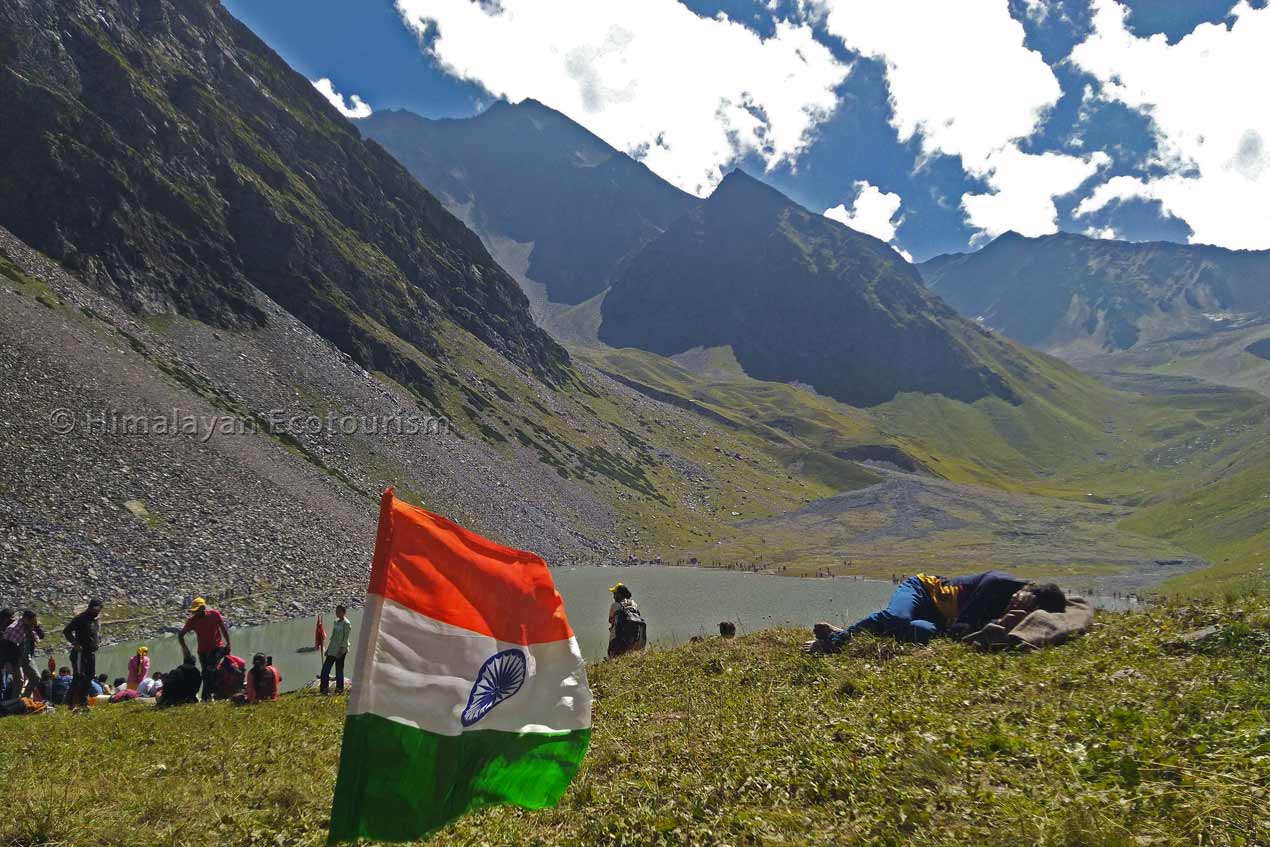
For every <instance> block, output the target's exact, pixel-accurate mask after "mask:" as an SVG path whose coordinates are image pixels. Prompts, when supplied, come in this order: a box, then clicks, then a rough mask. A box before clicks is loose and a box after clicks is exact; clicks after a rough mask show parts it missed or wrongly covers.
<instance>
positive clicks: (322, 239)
mask: <svg viewBox="0 0 1270 847" xmlns="http://www.w3.org/2000/svg"><path fill="white" fill-rule="evenodd" d="M0 67H2V68H3V72H2V73H0V99H2V100H3V102H4V103H5V116H6V120H5V121H4V122H3V125H2V126H0V225H4V226H7V227H8V228H9V229H11V230H12V231H13V232H14V233H15V234H16V235H17V236H18V237H20V238H22V239H23V240H24V241H26V242H27V243H28V244H30V245H32V246H33V247H35V248H36V249H38V250H41V251H42V252H44V253H46V254H47V255H49V256H51V257H52V258H54V259H56V260H58V261H60V262H63V263H64V264H66V265H67V266H68V267H69V268H71V269H73V270H75V271H78V272H79V273H81V274H82V275H83V276H84V277H85V278H86V279H88V280H89V281H90V282H92V283H93V284H95V285H97V286H98V287H99V288H101V289H102V290H103V291H107V292H109V293H112V294H114V295H115V296H118V297H119V298H121V299H122V300H124V301H125V302H127V303H128V304H130V305H131V306H132V307H133V308H135V309H137V310H139V311H142V312H145V313H151V314H153V313H163V312H179V313H181V314H185V315H190V316H193V317H196V318H199V319H201V320H205V321H209V322H212V323H215V324H219V325H222V326H250V325H258V324H259V323H260V322H261V321H262V320H264V315H263V314H262V313H261V312H260V311H259V310H258V309H257V308H256V307H255V306H254V305H253V304H252V302H251V299H252V298H251V296H250V293H249V289H250V288H252V287H254V288H256V289H259V290H260V291H262V292H264V293H265V294H266V295H268V296H269V297H270V298H272V299H273V300H275V301H276V302H278V303H279V304H281V305H282V306H283V307H284V308H286V309H287V310H288V311H290V312H291V313H292V314H294V315H296V316H297V317H299V318H300V319H301V320H303V321H304V322H305V323H306V324H307V325H308V326H309V327H311V328H313V329H314V330H316V331H317V332H319V333H320V334H321V335H323V336H325V337H326V338H329V339H330V340H332V341H333V342H334V343H335V344H336V345H337V346H339V348H340V349H341V350H343V351H344V352H346V353H348V354H349V355H351V356H353V357H354V359H356V360H357V361H358V362H359V363H360V364H361V365H363V366H364V367H366V368H367V369H368V370H379V371H383V372H385V373H389V374H391V375H393V376H394V377H395V378H397V379H398V380H400V381H401V382H403V383H407V384H413V385H415V387H417V388H418V389H419V390H421V391H424V392H426V391H427V390H428V385H427V381H426V379H425V377H424V376H423V374H421V373H420V372H419V370H418V369H417V368H415V367H413V366H412V365H411V363H410V362H409V360H408V359H407V358H404V357H402V356H401V355H400V353H399V351H398V350H396V349H395V348H394V346H393V345H392V344H391V343H388V342H386V341H385V335H391V336H395V337H397V338H399V339H401V340H403V341H405V342H408V343H409V344H410V345H413V346H414V347H417V348H419V349H421V350H424V351H426V352H428V353H430V354H432V355H440V354H441V353H442V349H441V347H440V345H439V343H438V340H437V337H436V333H435V330H436V328H437V326H438V324H439V322H441V321H442V320H449V321H453V322H454V323H455V324H457V325H459V326H461V327H463V328H464V329H466V330H468V331H470V332H471V333H472V334H473V335H475V336H476V337H477V338H479V339H481V340H482V341H483V342H484V343H486V344H488V345H489V346H490V347H492V348H494V349H495V350H497V351H499V352H500V353H502V354H503V355H505V356H507V357H508V358H510V359H512V360H514V361H516V362H518V363H519V364H521V365H522V366H523V367H525V368H527V369H529V370H531V371H533V372H535V373H537V374H539V375H541V376H545V377H550V378H554V377H556V376H558V375H559V374H560V373H561V371H562V368H563V367H564V365H565V364H566V362H567V356H566V354H565V353H564V351H563V350H562V349H561V348H560V347H559V346H557V345H556V344H555V343H553V342H552V341H551V339H550V338H549V337H547V336H546V335H545V334H544V333H543V332H542V331H540V330H539V329H538V328H537V327H536V326H535V325H534V323H533V321H532V319H531V318H530V316H529V312H528V308H527V301H526V299H525V297H524V295H523V294H522V293H521V292H520V290H519V288H518V287H517V285H516V283H515V282H514V281H513V280H512V279H511V278H510V277H509V276H508V275H507V274H506V273H505V272H503V271H502V270H501V269H500V268H499V267H498V265H496V264H495V263H494V262H493V260H492V259H491V258H490V256H489V254H488V252H487V251H486V250H485V248H484V247H483V246H482V245H481V242H480V241H479V239H478V238H477V237H476V236H475V235H473V234H472V233H471V232H470V231H469V230H468V229H467V228H466V227H465V226H464V225H463V224H462V223H461V222H460V221H459V220H458V219H456V218H455V217H454V216H452V215H451V214H449V213H448V212H446V211H445V209H443V208H442V206H441V204H440V203H439V202H438V201H437V200H436V199H435V198H434V197H432V196H431V195H430V194H428V193H427V192H426V191H424V190H423V189H422V188H421V187H420V186H419V185H418V183H416V182H415V181H414V180H413V179H412V178H411V177H410V176H409V174H407V173H406V171H405V169H404V168H402V167H401V166H400V165H399V164H398V163H397V162H396V161H395V160H393V159H392V158H391V157H390V156H388V155H387V154H385V153H384V152H383V150H382V149H380V148H378V147H377V146H376V145H373V144H368V143H366V142H364V141H363V140H362V139H361V138H360V136H359V135H358V133H357V131H356V130H355V129H353V128H352V126H350V125H349V123H348V122H347V121H346V120H344V119H343V118H342V117H341V116H340V115H338V114H337V113H336V112H335V110H334V109H332V108H331V106H330V105H329V104H328V103H327V102H326V101H325V100H324V99H323V97H322V96H321V95H320V94H318V93H317V92H316V91H314V90H313V87H312V86H311V85H310V84H309V82H308V81H307V80H306V79H305V78H304V77H302V76H301V75H299V74H297V73H296V72H294V71H293V70H291V69H290V68H289V67H288V66H287V65H286V64H285V63H284V62H283V61H282V60H281V59H280V58H279V57H278V56H277V55H276V54H275V53H274V52H273V51H272V50H270V49H269V48H268V47H267V46H266V45H265V44H264V43H262V42H261V41H260V40H259V39H258V38H257V37H256V36H255V35H253V34H252V33H251V32H250V31H249V30H248V29H247V28H246V27H244V26H242V25H241V24H240V23H239V22H238V21H236V20H235V19H234V18H232V17H231V16H230V15H229V14H228V13H226V12H225V10H224V9H223V8H222V7H221V6H220V5H219V4H217V3H209V2H199V0H180V2H170V0H147V2H141V3H126V4H116V3H108V4H104V5H103V4H98V3H95V2H88V0H67V2H62V0H58V2H50V1H49V0H14V2H9V3H5V4H4V6H3V7H2V8H0Z"/></svg>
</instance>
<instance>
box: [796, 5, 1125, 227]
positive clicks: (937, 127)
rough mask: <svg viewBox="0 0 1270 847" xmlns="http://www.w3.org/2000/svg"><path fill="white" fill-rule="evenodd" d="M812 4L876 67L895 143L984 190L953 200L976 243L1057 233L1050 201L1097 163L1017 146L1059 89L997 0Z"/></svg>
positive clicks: (1055, 212) (1095, 159) (1099, 160)
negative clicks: (953, 161)
mask: <svg viewBox="0 0 1270 847" xmlns="http://www.w3.org/2000/svg"><path fill="white" fill-rule="evenodd" d="M820 3H821V6H822V8H823V9H824V11H825V13H826V14H825V26H826V28H827V30H828V31H829V32H830V33H831V34H833V35H834V36H836V37H838V38H840V39H842V41H843V43H844V44H845V45H846V46H847V47H849V48H850V49H852V50H854V51H856V52H858V53H861V54H862V55H865V56H869V57H872V58H876V59H879V60H881V61H882V62H883V64H884V65H885V67H886V76H887V82H888V85H889V87H890V93H891V106H892V109H893V111H894V116H893V118H892V124H893V125H894V127H895V130H896V134H897V135H898V136H899V139H900V141H905V142H906V141H909V140H910V139H913V138H917V139H918V141H919V144H920V147H921V151H922V154H923V155H924V156H927V157H933V156H937V155H943V156H957V157H960V158H961V163H962V167H963V168H964V169H965V171H966V172H967V173H968V174H970V175H971V176H973V177H975V178H977V179H981V180H984V181H985V182H987V184H988V186H989V187H990V188H991V189H992V193H991V194H967V195H966V196H964V197H963V198H962V209H963V210H964V211H965V213H966V217H967V221H968V223H969V224H970V225H971V226H973V227H974V228H976V229H978V230H980V232H981V237H982V236H988V235H995V234H997V233H1000V232H1004V231H1005V230H1008V229H1013V230H1016V231H1018V232H1020V233H1022V234H1024V235H1046V234H1048V233H1051V232H1055V231H1057V229H1058V224H1057V218H1058V210H1057V209H1056V207H1055V205H1054V199H1055V198H1056V197H1059V196H1062V195H1064V194H1068V193H1071V192H1072V191H1074V190H1076V188H1077V187H1079V186H1080V184H1081V183H1082V182H1084V180H1085V179H1088V178H1089V177H1090V176H1092V175H1093V174H1094V173H1095V172H1096V171H1097V169H1098V168H1099V167H1100V166H1101V165H1102V164H1103V162H1104V160H1103V158H1102V157H1101V156H1075V155H1069V154H1065V153H1043V154H1034V153H1025V152H1023V151H1022V149H1021V148H1020V146H1019V144H1020V142H1021V141H1022V140H1024V139H1027V138H1029V137H1031V136H1032V135H1033V134H1035V133H1036V131H1037V129H1038V128H1039V126H1040V124H1041V121H1042V120H1043V118H1044V117H1045V115H1046V113H1047V112H1048V111H1049V110H1050V109H1051V108H1052V107H1053V106H1054V104H1055V103H1056V102H1058V99H1059V97H1060V96H1061V95H1062V89H1061V87H1060V86H1059V84H1058V80H1057V79H1056V78H1055V76H1054V73H1053V71H1052V70H1051V69H1050V67H1049V65H1047V64H1046V63H1045V60H1044V59H1043V58H1042V57H1041V55H1040V54H1039V53H1037V52H1036V51H1033V50H1028V49H1027V47H1026V46H1025V44H1024V31H1023V27H1022V25H1021V24H1019V22H1018V21H1016V20H1015V19H1014V18H1013V17H1012V16H1011V15H1010V9H1009V5H1008V4H1007V2H1006V0H963V2H958V3H949V2H928V0H820ZM1034 6H1037V4H1029V8H1030V9H1031V8H1032V7H1034ZM1033 11H1034V12H1035V9H1033ZM1038 14H1039V12H1038ZM918 22H920V25H917V24H918Z"/></svg>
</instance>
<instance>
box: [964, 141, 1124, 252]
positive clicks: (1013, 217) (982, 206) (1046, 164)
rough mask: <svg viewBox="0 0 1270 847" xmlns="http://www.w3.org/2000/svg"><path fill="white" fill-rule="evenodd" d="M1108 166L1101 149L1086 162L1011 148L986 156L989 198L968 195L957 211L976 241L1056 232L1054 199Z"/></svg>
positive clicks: (1056, 215)
mask: <svg viewBox="0 0 1270 847" xmlns="http://www.w3.org/2000/svg"><path fill="white" fill-rule="evenodd" d="M1110 162H1111V157H1110V156H1108V155H1107V154H1106V153H1103V152H1102V151H1101V150H1100V151H1098V152H1096V153H1094V154H1093V155H1091V156H1090V157H1089V158H1088V159H1081V158H1078V157H1076V156H1068V155H1065V154H1062V153H1042V154H1040V155H1033V154H1030V153H1024V152H1022V151H1020V150H1019V149H1018V148H1017V147H1014V146H1010V147H1006V148H1005V149H1003V150H1001V151H1000V152H997V153H993V154H992V155H991V156H989V157H988V165H989V167H990V170H989V172H988V175H987V182H988V185H989V187H991V188H992V189H993V193H991V194H966V195H964V196H963V197H962V198H961V207H962V209H964V210H965V212H966V219H967V220H968V221H970V223H971V225H972V226H974V227H975V228H976V229H978V230H979V231H980V235H979V236H978V240H982V239H983V238H990V237H994V236H997V235H1000V234H1001V233H1003V232H1007V231H1009V230H1014V231H1015V232H1018V233H1020V234H1022V235H1027V236H1037V235H1048V234H1049V233H1052V232H1057V231H1058V209H1057V208H1056V207H1055V205H1054V198H1055V197H1062V196H1063V195H1066V194H1071V193H1072V192H1073V191H1075V190H1076V189H1077V188H1079V187H1080V186H1081V184H1082V183H1084V182H1085V180H1087V179H1089V178H1090V177H1092V176H1093V175H1094V174H1095V173H1097V171H1098V169H1099V168H1101V167H1104V166H1106V165H1107V164H1109V163H1110Z"/></svg>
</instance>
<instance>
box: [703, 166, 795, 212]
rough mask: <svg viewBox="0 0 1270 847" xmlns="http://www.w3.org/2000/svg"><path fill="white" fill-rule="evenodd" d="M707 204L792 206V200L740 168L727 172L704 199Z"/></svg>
mask: <svg viewBox="0 0 1270 847" xmlns="http://www.w3.org/2000/svg"><path fill="white" fill-rule="evenodd" d="M706 202H707V203H709V204H714V205H718V204H720V203H727V204H729V205H730V204H733V203H737V202H743V203H754V202H763V203H767V204H769V205H773V206H792V205H794V201H792V200H790V199H789V198H788V197H786V196H785V195H784V194H781V193H780V192H779V191H777V190H776V189H775V188H772V186H770V185H768V184H767V183H765V182H763V181H762V180H760V179H756V178H754V177H752V176H750V175H749V174H747V173H746V172H745V171H743V170H741V169H740V168H735V169H733V170H731V171H729V172H728V173H727V175H725V176H724V177H723V179H722V180H720V182H719V184H718V185H717V186H715V189H714V191H713V192H712V193H711V194H710V197H709V198H708V199H707V200H706Z"/></svg>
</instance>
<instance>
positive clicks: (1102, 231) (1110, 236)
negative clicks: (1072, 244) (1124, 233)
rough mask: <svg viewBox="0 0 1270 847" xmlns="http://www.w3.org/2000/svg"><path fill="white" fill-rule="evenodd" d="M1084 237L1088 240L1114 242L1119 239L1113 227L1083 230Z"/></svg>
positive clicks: (1092, 227)
mask: <svg viewBox="0 0 1270 847" xmlns="http://www.w3.org/2000/svg"><path fill="white" fill-rule="evenodd" d="M1085 235H1088V236H1089V237H1090V238H1101V239H1103V240H1105V241H1110V240H1115V239H1117V238H1119V237H1120V234H1119V233H1118V232H1116V228H1115V227H1114V226H1104V227H1096V226H1091V227H1089V228H1088V229H1086V230H1085Z"/></svg>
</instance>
